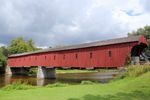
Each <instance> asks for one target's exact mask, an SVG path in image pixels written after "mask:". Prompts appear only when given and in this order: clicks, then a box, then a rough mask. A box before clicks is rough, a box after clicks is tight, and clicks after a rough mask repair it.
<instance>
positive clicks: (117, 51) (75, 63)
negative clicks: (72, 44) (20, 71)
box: [8, 42, 137, 68]
mask: <svg viewBox="0 0 150 100" xmlns="http://www.w3.org/2000/svg"><path fill="white" fill-rule="evenodd" d="M136 44H137V42H135V43H125V44H116V45H111V46H103V47H94V48H84V49H78V50H69V51H59V52H49V53H41V54H32V55H28V56H23V57H17V58H15V59H12V58H9V60H8V63H9V64H10V66H15V67H22V66H25V67H27V66H55V67H80V68H84V67H116V66H117V67H118V66H122V65H124V63H125V58H126V56H127V55H128V54H129V53H130V51H131V48H132V47H133V46H134V45H136ZM108 51H111V52H112V57H109V55H108ZM90 53H92V58H90ZM76 54H78V58H77V59H76ZM64 55H65V59H64ZM54 56H55V59H54Z"/></svg>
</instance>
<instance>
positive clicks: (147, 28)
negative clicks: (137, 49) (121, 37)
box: [128, 25, 150, 56]
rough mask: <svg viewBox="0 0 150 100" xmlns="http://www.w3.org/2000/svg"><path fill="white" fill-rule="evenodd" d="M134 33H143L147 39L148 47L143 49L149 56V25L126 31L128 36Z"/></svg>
mask: <svg viewBox="0 0 150 100" xmlns="http://www.w3.org/2000/svg"><path fill="white" fill-rule="evenodd" d="M135 35H144V36H145V38H146V39H147V41H148V45H149V46H148V48H146V49H145V53H146V54H147V55H148V56H150V26H148V25H146V26H144V27H143V28H139V29H137V30H136V31H132V32H131V33H128V36H135Z"/></svg>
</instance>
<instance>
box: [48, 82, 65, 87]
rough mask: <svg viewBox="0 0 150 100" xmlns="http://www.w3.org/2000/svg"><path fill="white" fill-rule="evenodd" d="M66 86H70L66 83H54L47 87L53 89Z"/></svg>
mask: <svg viewBox="0 0 150 100" xmlns="http://www.w3.org/2000/svg"><path fill="white" fill-rule="evenodd" d="M65 86H68V84H65V83H59V82H58V83H54V84H48V85H46V87H48V88H53V87H65Z"/></svg>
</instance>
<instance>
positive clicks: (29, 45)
mask: <svg viewBox="0 0 150 100" xmlns="http://www.w3.org/2000/svg"><path fill="white" fill-rule="evenodd" d="M35 50H36V47H35V45H34V42H33V41H32V39H30V40H28V41H25V40H24V39H23V38H22V37H19V38H16V39H13V40H12V41H11V44H10V45H9V46H8V51H9V54H16V53H24V52H29V51H35Z"/></svg>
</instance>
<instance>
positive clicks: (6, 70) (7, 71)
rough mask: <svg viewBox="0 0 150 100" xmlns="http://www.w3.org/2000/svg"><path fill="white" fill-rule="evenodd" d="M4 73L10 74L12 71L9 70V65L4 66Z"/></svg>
mask: <svg viewBox="0 0 150 100" xmlns="http://www.w3.org/2000/svg"><path fill="white" fill-rule="evenodd" d="M5 74H7V75H12V71H11V68H10V66H6V69H5Z"/></svg>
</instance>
